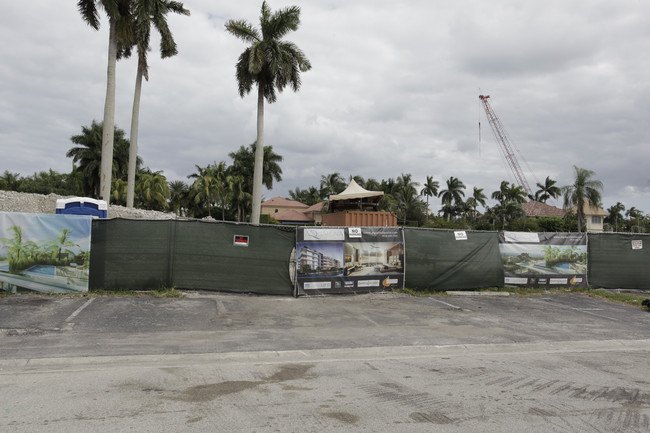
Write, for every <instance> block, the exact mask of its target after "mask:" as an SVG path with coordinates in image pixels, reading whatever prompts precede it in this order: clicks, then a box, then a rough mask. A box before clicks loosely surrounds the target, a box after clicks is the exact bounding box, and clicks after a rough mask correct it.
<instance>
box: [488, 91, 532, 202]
mask: <svg viewBox="0 0 650 433" xmlns="http://www.w3.org/2000/svg"><path fill="white" fill-rule="evenodd" d="M479 99H480V100H481V102H482V103H483V108H484V109H485V114H486V115H487V118H488V121H489V122H490V127H491V128H492V132H493V133H494V137H495V138H496V140H497V142H498V143H499V146H500V149H501V153H503V156H504V158H505V159H506V162H507V163H508V166H510V170H512V173H513V174H514V175H515V179H517V182H518V183H519V185H520V186H521V187H522V188H523V189H524V191H526V194H528V196H532V195H533V192H532V190H531V189H530V186H529V185H528V181H527V180H526V176H524V173H523V171H522V170H521V167H520V166H519V161H517V155H516V154H515V148H514V146H513V145H512V144H511V143H510V138H509V137H508V134H507V133H506V130H505V128H504V127H503V125H502V124H501V120H500V119H499V116H497V115H496V113H495V112H494V110H493V109H492V106H491V105H490V102H489V101H488V99H490V95H479ZM479 128H480V123H479Z"/></svg>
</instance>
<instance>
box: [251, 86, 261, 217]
mask: <svg viewBox="0 0 650 433" xmlns="http://www.w3.org/2000/svg"><path fill="white" fill-rule="evenodd" d="M263 170H264V83H263V82H260V83H258V84H257V140H256V141H255V168H254V170H253V209H252V212H251V223H253V224H255V225H259V223H260V212H261V209H262V174H263Z"/></svg>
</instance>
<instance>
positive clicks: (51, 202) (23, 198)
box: [0, 190, 177, 220]
mask: <svg viewBox="0 0 650 433" xmlns="http://www.w3.org/2000/svg"><path fill="white" fill-rule="evenodd" d="M60 198H70V196H67V197H64V196H60V195H56V194H48V195H43V194H26V193H23V192H15V191H3V190H0V212H26V213H56V201H57V199H60ZM108 217H109V218H131V219H154V220H161V219H166V220H168V219H175V218H177V217H176V214H174V213H166V212H156V211H152V210H144V209H128V208H126V207H124V206H117V205H109V206H108Z"/></svg>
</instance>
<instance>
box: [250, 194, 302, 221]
mask: <svg viewBox="0 0 650 433" xmlns="http://www.w3.org/2000/svg"><path fill="white" fill-rule="evenodd" d="M307 208H309V206H307V205H306V204H302V203H300V202H299V201H295V200H288V199H286V198H282V197H279V196H278V197H273V198H272V199H271V200H267V201H265V202H264V203H262V210H261V213H262V214H266V215H271V216H272V217H274V218H275V216H274V215H275V214H277V213H282V212H287V211H290V210H297V211H304V210H306V209H307Z"/></svg>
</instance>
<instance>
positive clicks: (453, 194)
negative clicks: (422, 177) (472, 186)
mask: <svg viewBox="0 0 650 433" xmlns="http://www.w3.org/2000/svg"><path fill="white" fill-rule="evenodd" d="M446 183H447V189H443V190H442V191H440V195H439V196H440V199H441V200H442V203H443V204H452V203H458V202H461V201H463V197H465V191H463V190H464V189H465V184H464V183H463V182H461V181H460V180H459V179H458V178H456V177H453V176H451V177H450V178H449V179H447V181H446Z"/></svg>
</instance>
